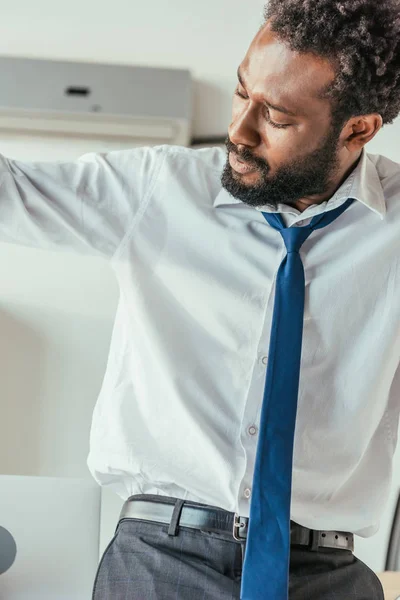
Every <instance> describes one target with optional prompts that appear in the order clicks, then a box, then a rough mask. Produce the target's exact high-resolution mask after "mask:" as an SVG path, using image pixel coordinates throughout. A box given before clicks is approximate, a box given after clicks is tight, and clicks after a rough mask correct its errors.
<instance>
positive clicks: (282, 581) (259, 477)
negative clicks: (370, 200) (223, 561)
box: [240, 198, 354, 600]
mask: <svg viewBox="0 0 400 600" xmlns="http://www.w3.org/2000/svg"><path fill="white" fill-rule="evenodd" d="M353 202H354V198H349V199H348V200H347V201H346V202H345V203H344V204H342V205H341V206H339V208H336V209H334V210H331V211H328V212H325V213H323V214H322V215H318V216H316V217H314V218H313V219H312V221H311V223H310V224H309V225H307V226H305V227H289V228H287V227H285V224H284V222H283V220H282V217H281V216H280V215H279V214H277V213H262V214H263V216H264V217H265V219H266V220H267V221H268V223H269V224H270V225H271V226H272V227H273V228H274V229H277V230H278V231H279V233H280V234H281V235H282V237H283V240H284V242H285V245H286V249H287V254H286V256H285V258H284V259H283V261H282V263H281V265H280V267H279V270H278V273H277V279H276V293H275V302H274V313H273V320H272V327H271V337H270V347H269V363H268V369H267V375H266V383H265V391H264V399H263V405H262V409H261V418H260V432H259V433H260V437H259V440H258V445H257V454H256V461H255V468H254V476H253V487H252V494H251V503H250V515H249V522H248V532H247V541H246V552H245V558H244V563H243V571H242V583H241V595H240V598H241V600H288V596H289V566H290V504H291V492H292V467H293V444H294V433H295V424H296V413H297V399H298V391H299V378H300V362H301V346H302V340H303V320H304V297H305V277H304V268H303V263H302V261H301V257H300V248H301V246H302V245H303V243H304V242H305V240H306V239H307V238H308V237H309V236H310V235H311V233H312V232H313V230H314V229H320V228H322V227H325V226H326V225H329V224H330V223H332V221H334V220H335V219H337V217H339V216H340V215H341V214H342V213H343V212H344V211H345V210H346V209H347V208H348V207H349V206H350V205H351V204H352V203H353Z"/></svg>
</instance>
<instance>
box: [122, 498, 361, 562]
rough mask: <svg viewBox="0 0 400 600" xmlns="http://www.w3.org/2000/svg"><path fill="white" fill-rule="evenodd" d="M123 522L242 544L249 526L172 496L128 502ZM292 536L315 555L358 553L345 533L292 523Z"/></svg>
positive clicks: (221, 512) (233, 515)
mask: <svg viewBox="0 0 400 600" xmlns="http://www.w3.org/2000/svg"><path fill="white" fill-rule="evenodd" d="M123 519H144V520H146V521H155V522H157V523H164V524H167V525H169V529H168V533H169V534H170V535H177V530H178V528H179V527H191V528H192V529H201V530H203V531H215V532H217V533H224V532H225V533H230V534H231V535H232V537H233V538H234V539H235V540H237V541H239V542H245V541H246V538H247V529H248V522H249V519H248V517H241V516H239V515H238V514H236V513H232V512H229V511H225V510H223V509H221V508H218V507H211V506H208V505H206V504H198V503H196V502H191V501H190V502H189V501H187V500H186V501H185V500H181V499H178V498H172V497H170V496H152V497H151V500H149V499H146V498H145V495H143V494H139V495H136V496H131V497H130V498H128V500H126V502H125V503H124V505H123V507H122V510H121V514H120V516H119V521H122V520H123ZM290 536H291V545H300V546H307V547H308V548H309V549H310V550H313V551H317V550H318V549H319V548H339V549H342V550H350V551H351V552H353V550H354V535H353V534H352V533H348V532H345V531H320V530H315V529H309V528H308V527H304V526H303V525H299V524H298V523H295V522H294V521H291V522H290Z"/></svg>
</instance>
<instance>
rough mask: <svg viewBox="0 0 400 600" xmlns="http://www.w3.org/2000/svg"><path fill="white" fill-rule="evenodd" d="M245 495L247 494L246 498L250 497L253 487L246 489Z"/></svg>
mask: <svg viewBox="0 0 400 600" xmlns="http://www.w3.org/2000/svg"><path fill="white" fill-rule="evenodd" d="M244 495H245V497H246V498H250V496H251V489H250V488H246V489H245V490H244Z"/></svg>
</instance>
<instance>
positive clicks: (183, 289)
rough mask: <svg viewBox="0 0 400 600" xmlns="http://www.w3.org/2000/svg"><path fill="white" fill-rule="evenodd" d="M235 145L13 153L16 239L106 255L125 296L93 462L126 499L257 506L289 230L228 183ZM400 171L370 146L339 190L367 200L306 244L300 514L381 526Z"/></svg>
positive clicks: (390, 441) (5, 235)
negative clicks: (282, 230)
mask: <svg viewBox="0 0 400 600" xmlns="http://www.w3.org/2000/svg"><path fill="white" fill-rule="evenodd" d="M225 161H226V151H225V150H223V149H221V148H204V149H200V150H194V149H189V148H183V147H178V146H157V147H154V148H150V147H146V148H133V149H132V150H121V151H112V152H109V153H101V154H95V153H89V154H86V155H84V156H82V157H81V158H80V159H78V160H76V161H74V162H40V163H39V162H35V163H24V162H21V161H17V160H11V159H7V158H5V157H2V156H1V155H0V242H7V243H14V244H21V245H26V246H31V247H36V248H41V249H45V250H46V249H47V250H52V251H60V252H61V251H62V252H74V253H78V254H82V255H95V256H97V257H98V256H101V257H103V258H104V259H105V260H107V261H108V262H109V264H110V266H111V267H112V269H113V272H114V273H115V276H116V279H117V281H118V285H119V290H120V297H119V302H118V307H117V312H116V315H115V323H114V329H113V333H112V338H111V341H110V352H109V357H108V361H107V368H106V372H105V375H104V380H103V382H102V386H101V390H100V393H99V396H98V399H97V403H96V406H95V409H94V412H93V420H92V427H91V433H90V452H89V456H88V466H89V469H90V471H91V473H92V475H93V477H94V478H95V480H96V481H97V482H98V483H99V484H101V485H103V486H107V487H109V488H110V489H112V490H113V491H114V492H116V493H117V494H119V495H120V496H121V498H122V499H123V500H126V499H127V498H128V497H129V496H131V495H133V494H140V493H146V494H160V495H169V496H175V497H178V498H182V499H188V500H193V501H197V502H202V503H206V504H211V505H214V506H220V507H221V508H223V509H225V510H228V511H232V512H237V513H239V514H240V515H242V516H249V505H250V498H251V486H252V480H253V472H254V463H255V454H256V448H257V441H258V427H259V419H260V412H261V406H262V400H263V391H264V385H265V378H266V371H267V366H268V360H269V357H268V349H269V341H270V331H271V321H272V310H273V303H274V296H275V278H276V274H277V271H278V268H279V265H280V264H281V262H282V260H283V258H284V256H285V254H286V249H285V247H284V242H283V239H282V238H281V236H280V235H277V232H276V231H274V230H273V229H272V228H271V227H270V226H269V225H268V223H267V222H266V221H265V219H264V217H263V215H262V214H261V211H264V212H273V211H271V210H270V209H269V208H268V207H260V208H258V209H254V208H252V207H250V206H247V205H245V204H244V203H243V202H241V201H239V200H235V199H234V198H232V197H231V196H230V195H229V194H228V192H226V190H224V189H223V188H222V187H221V182H220V177H221V173H222V170H223V167H224V164H225ZM399 184H400V166H399V165H398V164H397V163H395V162H393V161H391V160H390V159H388V158H385V157H384V156H380V155H372V154H368V153H367V152H366V151H365V149H364V150H363V154H362V157H361V160H360V161H359V163H358V165H357V167H356V168H355V169H354V170H353V172H352V173H350V174H349V176H348V177H347V179H346V180H345V181H344V182H343V184H342V185H341V186H340V188H339V189H338V190H337V191H336V193H335V194H334V195H333V197H332V198H331V199H329V200H328V201H326V202H324V203H322V204H320V205H314V206H311V207H309V208H307V210H306V211H304V212H303V213H300V212H299V211H297V210H296V209H294V208H291V207H289V206H287V205H285V204H280V205H279V206H278V209H277V211H276V212H279V213H280V214H281V216H282V218H283V219H284V221H285V224H286V225H287V226H290V227H297V226H301V225H303V224H304V225H305V224H308V223H309V222H310V220H311V218H312V217H314V216H316V215H319V214H322V213H323V212H325V211H328V210H331V209H334V208H336V207H338V206H340V205H341V204H343V203H344V202H345V201H346V200H347V198H349V197H350V196H351V197H354V198H356V202H354V204H353V205H352V206H351V207H350V208H349V209H348V210H346V212H345V214H344V215H343V218H341V219H340V222H339V221H337V222H335V223H332V225H331V226H330V231H329V235H326V233H325V231H324V230H319V231H315V232H314V233H313V235H312V236H311V237H310V238H309V239H308V240H307V241H306V242H305V243H304V246H303V248H302V260H303V264H304V270H305V310H304V333H303V350H302V362H301V371H300V384H299V400H298V416H297V421H296V433H295V440H294V462H293V486H292V503H291V518H292V519H293V520H294V521H296V522H297V523H300V524H301V525H305V526H306V527H310V528H313V529H328V530H341V531H351V532H353V533H355V534H358V535H361V536H364V537H368V536H371V535H373V534H374V533H375V532H376V531H377V530H378V528H379V520H380V516H381V514H382V511H383V510H384V508H385V505H386V502H387V499H388V495H389V490H390V486H391V478H392V470H391V469H392V456H393V453H394V450H395V447H396V443H397V431H398V424H399V410H400V403H399V397H400V369H399V363H400V302H399V298H400V235H399V231H400V199H399Z"/></svg>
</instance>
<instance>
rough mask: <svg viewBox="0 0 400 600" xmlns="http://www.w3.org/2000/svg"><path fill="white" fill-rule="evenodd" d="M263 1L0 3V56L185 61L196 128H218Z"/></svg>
mask: <svg viewBox="0 0 400 600" xmlns="http://www.w3.org/2000/svg"><path fill="white" fill-rule="evenodd" d="M263 6H264V0H246V1H243V0H218V1H217V2H215V0H201V2H188V0H168V2H166V1H165V0H156V1H154V2H142V1H140V2H139V1H138V0H114V1H113V2H101V1H100V2H99V0H85V1H84V2H82V0H69V2H51V1H50V0H35V2H28V0H22V1H21V0H20V1H19V2H4V1H3V2H1V12H0V14H1V19H0V55H7V56H26V57H30V58H48V59H59V60H79V61H89V62H91V61H94V62H105V63H107V62H110V63H121V64H136V65H144V66H153V67H156V66H161V67H167V66H168V67H176V68H188V69H190V70H191V71H192V76H193V78H194V80H195V84H194V89H195V105H194V123H193V127H194V134H195V136H196V137H199V136H204V135H211V134H213V135H218V134H219V135H221V134H222V135H223V134H225V132H226V130H227V126H228V125H229V123H230V111H231V96H232V93H233V90H234V87H235V85H236V82H237V78H236V70H237V67H238V66H239V64H240V62H241V60H242V59H243V57H244V55H245V53H246V51H247V48H248V46H249V45H250V42H251V40H252V39H253V37H254V35H255V33H256V31H257V29H258V27H259V26H260V25H261V23H262V13H263Z"/></svg>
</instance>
